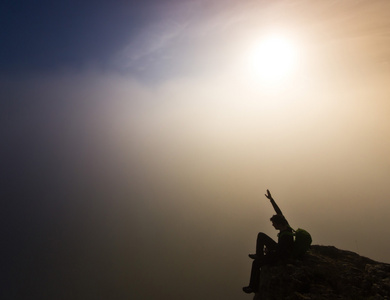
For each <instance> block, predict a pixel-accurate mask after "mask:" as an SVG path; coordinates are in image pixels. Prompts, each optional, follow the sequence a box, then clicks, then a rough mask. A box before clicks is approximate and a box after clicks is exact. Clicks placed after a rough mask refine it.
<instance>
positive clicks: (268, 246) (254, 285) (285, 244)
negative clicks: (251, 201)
mask: <svg viewBox="0 0 390 300" xmlns="http://www.w3.org/2000/svg"><path fill="white" fill-rule="evenodd" d="M265 196H266V197H267V198H268V199H269V200H270V201H271V204H272V206H273V208H274V210H275V212H276V215H274V216H272V218H271V222H272V226H274V227H275V229H276V230H279V233H278V242H275V241H274V240H273V239H272V238H270V237H269V236H268V235H266V234H265V233H263V232H260V233H259V234H258V235H257V241H256V254H249V257H250V258H252V259H253V263H252V270H251V277H250V282H249V286H246V287H243V288H242V289H243V291H244V292H245V293H248V294H249V293H254V292H257V291H258V290H259V281H260V267H261V266H263V265H265V264H272V263H275V262H277V261H281V260H285V259H287V258H289V257H290V256H291V252H292V250H293V247H294V237H293V233H292V229H291V227H290V225H289V224H288V222H287V220H286V218H285V217H284V216H283V213H282V211H281V210H280V208H279V207H278V205H277V204H276V202H275V200H274V199H273V198H272V196H271V193H270V191H269V190H267V194H266V195H265Z"/></svg>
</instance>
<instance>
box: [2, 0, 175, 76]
mask: <svg viewBox="0 0 390 300" xmlns="http://www.w3.org/2000/svg"><path fill="white" fill-rule="evenodd" d="M169 2H172V1H164V3H165V4H166V3H169ZM164 3H163V2H161V1H159V2H156V1H150V0H149V1H148V0H146V1H115V4H113V3H112V2H110V1H2V4H1V6H0V24H1V29H0V40H1V44H2V46H1V48H0V69H1V70H2V72H3V73H4V72H25V71H34V70H50V69H55V68H61V67H73V68H77V67H80V66H83V64H87V63H95V64H98V65H100V66H103V67H104V65H105V64H107V63H108V61H109V60H110V58H111V56H112V55H113V53H115V52H116V51H118V50H120V49H121V48H122V47H124V46H125V45H126V44H127V43H129V42H130V41H131V40H132V37H134V35H135V34H136V33H137V32H138V31H139V30H140V29H142V28H143V26H145V25H146V24H148V23H150V22H153V21H155V20H156V19H157V18H158V16H159V12H161V8H162V7H163V6H164V5H165V4H164Z"/></svg>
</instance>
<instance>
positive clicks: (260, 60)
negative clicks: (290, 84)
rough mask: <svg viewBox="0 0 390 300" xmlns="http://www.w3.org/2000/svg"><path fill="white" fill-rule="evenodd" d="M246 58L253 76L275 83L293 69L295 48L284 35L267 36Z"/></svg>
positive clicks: (288, 74) (289, 73) (295, 58)
mask: <svg viewBox="0 0 390 300" xmlns="http://www.w3.org/2000/svg"><path fill="white" fill-rule="evenodd" d="M248 59H249V62H248V63H249V64H250V66H251V68H252V71H253V72H254V76H255V77H257V78H260V79H261V80H262V81H264V82H266V83H270V84H275V83H278V82H280V81H282V80H284V79H286V78H288V77H289V76H290V75H291V74H292V72H293V71H294V68H295V67H296V65H297V49H296V47H295V45H294V44H293V43H292V42H291V41H290V40H288V39H287V38H285V37H282V36H276V35H273V36H268V37H266V38H264V39H263V40H261V41H260V42H259V43H258V44H257V45H256V46H255V47H254V48H253V50H252V51H251V53H250V54H249V57H248Z"/></svg>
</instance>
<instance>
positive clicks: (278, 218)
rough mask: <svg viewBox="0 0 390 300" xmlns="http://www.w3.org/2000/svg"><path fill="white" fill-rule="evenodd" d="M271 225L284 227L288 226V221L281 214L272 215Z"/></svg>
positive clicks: (278, 227)
mask: <svg viewBox="0 0 390 300" xmlns="http://www.w3.org/2000/svg"><path fill="white" fill-rule="evenodd" d="M271 222H272V226H274V227H275V229H279V230H280V229H284V228H286V227H287V226H288V222H287V220H286V218H285V217H284V216H282V215H273V216H272V218H271Z"/></svg>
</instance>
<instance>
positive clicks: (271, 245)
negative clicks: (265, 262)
mask: <svg viewBox="0 0 390 300" xmlns="http://www.w3.org/2000/svg"><path fill="white" fill-rule="evenodd" d="M264 246H265V247H267V249H268V250H275V249H276V247H277V243H276V242H275V241H274V240H273V239H271V238H270V237H269V236H268V235H266V234H265V233H263V232H260V233H259V234H258V235H257V240H256V255H258V256H259V257H262V256H263V255H264Z"/></svg>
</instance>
